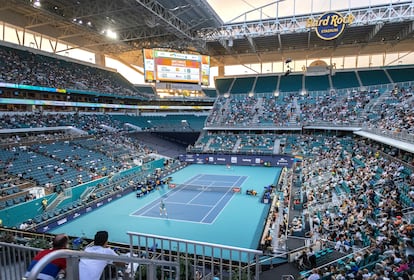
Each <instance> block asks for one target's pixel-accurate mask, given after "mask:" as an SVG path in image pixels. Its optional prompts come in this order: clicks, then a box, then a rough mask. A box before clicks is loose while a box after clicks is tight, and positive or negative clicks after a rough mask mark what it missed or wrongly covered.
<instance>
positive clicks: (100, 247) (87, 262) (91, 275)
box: [79, 231, 125, 280]
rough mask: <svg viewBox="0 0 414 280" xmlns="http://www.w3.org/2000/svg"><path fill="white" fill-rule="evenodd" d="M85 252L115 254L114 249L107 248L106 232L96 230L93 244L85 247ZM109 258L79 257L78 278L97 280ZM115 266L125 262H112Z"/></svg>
mask: <svg viewBox="0 0 414 280" xmlns="http://www.w3.org/2000/svg"><path fill="white" fill-rule="evenodd" d="M85 252H87V253H95V254H104V255H112V256H117V253H115V251H114V250H112V249H111V248H108V232H107V231H98V232H97V233H96V234H95V238H94V245H93V246H90V247H87V248H86V249H85ZM107 264H112V261H109V260H97V259H83V258H82V259H81V260H80V261H79V280H99V279H100V278H101V275H102V272H103V270H104V269H105V267H106V265H107ZM114 264H115V265H117V266H124V265H125V263H116V262H115V263H114Z"/></svg>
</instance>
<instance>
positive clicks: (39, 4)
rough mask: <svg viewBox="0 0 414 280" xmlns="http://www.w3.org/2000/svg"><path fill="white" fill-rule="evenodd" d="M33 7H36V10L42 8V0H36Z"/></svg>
mask: <svg viewBox="0 0 414 280" xmlns="http://www.w3.org/2000/svg"><path fill="white" fill-rule="evenodd" d="M33 6H35V7H36V8H40V7H42V3H40V0H35V1H34V2H33Z"/></svg>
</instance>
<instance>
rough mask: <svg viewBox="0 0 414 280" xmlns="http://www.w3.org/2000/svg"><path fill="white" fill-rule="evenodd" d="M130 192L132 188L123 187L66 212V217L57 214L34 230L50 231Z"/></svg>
mask: <svg viewBox="0 0 414 280" xmlns="http://www.w3.org/2000/svg"><path fill="white" fill-rule="evenodd" d="M130 192H133V190H132V189H125V190H124V191H122V192H120V193H116V194H113V195H112V196H111V197H108V198H107V199H104V200H102V201H100V202H97V203H96V204H95V203H93V204H89V205H87V206H83V207H80V208H77V209H76V212H70V213H68V214H67V216H66V217H62V216H59V217H60V218H58V219H55V220H51V222H50V223H49V224H47V225H44V226H43V225H42V227H38V228H37V229H36V230H37V231H38V232H47V231H50V230H52V229H54V228H56V227H58V226H60V225H63V224H65V223H67V222H70V221H72V220H74V219H77V218H78V217H80V216H81V215H82V214H85V213H89V212H91V211H93V210H95V209H97V208H99V207H102V206H104V205H106V204H108V203H110V202H111V201H113V200H115V199H118V198H121V197H122V196H123V195H125V194H128V193H130Z"/></svg>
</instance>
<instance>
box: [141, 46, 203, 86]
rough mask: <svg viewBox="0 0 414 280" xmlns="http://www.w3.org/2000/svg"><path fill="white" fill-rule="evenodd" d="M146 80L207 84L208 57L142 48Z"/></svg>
mask: <svg viewBox="0 0 414 280" xmlns="http://www.w3.org/2000/svg"><path fill="white" fill-rule="evenodd" d="M143 57H144V75H145V81H146V82H149V83H151V82H173V83H174V82H175V83H192V84H199V85H203V86H208V85H209V80H210V57H209V56H207V55H199V54H189V53H178V52H171V51H163V50H155V49H144V50H143Z"/></svg>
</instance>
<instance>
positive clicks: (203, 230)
mask: <svg viewBox="0 0 414 280" xmlns="http://www.w3.org/2000/svg"><path fill="white" fill-rule="evenodd" d="M280 171H281V168H274V167H250V166H232V167H231V169H228V168H226V167H225V166H223V165H208V164H202V165H198V164H193V165H189V166H187V167H185V168H184V169H182V170H180V171H177V172H176V173H173V174H171V177H172V183H174V184H176V185H177V190H172V189H169V188H168V187H167V186H165V187H163V188H160V189H159V190H155V191H153V192H151V193H149V194H147V195H145V196H143V197H139V198H137V197H136V195H135V193H131V194H129V195H126V196H124V197H122V198H120V199H117V200H114V201H113V202H111V203H109V204H107V205H105V206H104V207H99V208H98V209H96V210H94V211H92V212H89V213H87V214H85V215H82V216H80V217H78V218H76V219H75V220H73V221H71V222H69V223H65V224H63V225H61V226H60V227H58V228H55V229H53V230H52V231H51V232H53V233H66V234H69V235H72V236H86V237H89V238H93V236H94V235H95V233H96V231H98V230H107V231H108V232H109V238H110V241H113V242H121V243H126V244H128V243H129V237H128V235H127V234H126V232H128V231H132V232H140V233H145V234H156V235H162V236H168V237H175V238H181V239H189V240H196V241H201V242H209V243H218V244H223V245H229V246H236V247H242V248H251V249H256V248H257V246H258V243H259V242H260V238H261V235H262V233H263V227H264V223H265V222H266V218H267V215H268V213H269V207H270V205H269V204H263V203H261V201H260V198H261V195H262V194H263V187H264V186H267V185H270V184H273V183H274V182H275V181H277V180H278V178H279V175H280ZM185 184H186V185H188V184H190V185H198V186H201V187H202V186H211V185H214V187H220V186H222V187H229V186H237V187H241V189H242V192H241V194H233V193H231V194H229V195H228V196H226V195H225V193H226V192H224V193H223V192H217V193H215V192H208V191H201V190H198V191H197V190H196V191H193V192H190V191H184V192H183V191H179V190H178V186H180V185H185ZM248 189H254V190H256V191H257V192H258V194H259V195H258V196H251V195H246V194H245V191H246V190H248ZM187 196H188V197H187ZM223 196H224V197H223ZM162 197H163V199H164V200H165V205H166V208H167V212H168V218H166V217H165V216H160V209H159V207H160V199H161V198H162ZM220 199H222V200H221V201H220V203H218V201H219V200H220ZM187 204H192V205H191V206H188V205H187ZM216 204H217V205H216ZM197 205H198V206H197ZM214 206H215V207H214ZM204 207H205V208H204ZM151 208H152V210H150V209H151ZM144 209H146V210H145V211H147V213H146V214H144V212H145V211H144ZM199 210H200V213H199ZM210 210H211V212H210V213H208V211H210ZM139 211H142V212H139ZM201 212H202V213H201ZM151 213H152V214H151ZM133 214H134V215H133Z"/></svg>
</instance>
